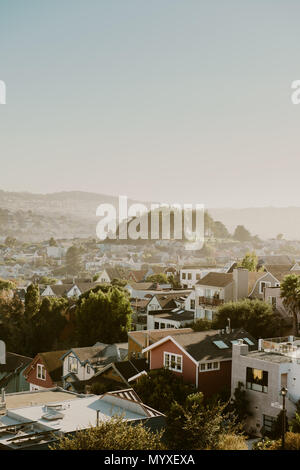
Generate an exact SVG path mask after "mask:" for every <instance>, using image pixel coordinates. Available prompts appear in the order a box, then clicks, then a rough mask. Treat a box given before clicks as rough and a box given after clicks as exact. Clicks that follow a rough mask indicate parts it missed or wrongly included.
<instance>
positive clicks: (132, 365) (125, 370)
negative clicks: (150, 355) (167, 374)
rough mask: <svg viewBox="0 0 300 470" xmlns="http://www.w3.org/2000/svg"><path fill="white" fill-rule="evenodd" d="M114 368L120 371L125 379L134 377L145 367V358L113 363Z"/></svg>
mask: <svg viewBox="0 0 300 470" xmlns="http://www.w3.org/2000/svg"><path fill="white" fill-rule="evenodd" d="M114 366H115V368H116V369H117V370H118V371H119V372H120V374H121V375H122V377H124V379H125V380H128V379H130V378H131V377H134V376H135V375H137V374H139V372H142V371H143V370H145V369H147V364H146V359H144V358H143V359H131V360H128V361H120V362H115V363H114Z"/></svg>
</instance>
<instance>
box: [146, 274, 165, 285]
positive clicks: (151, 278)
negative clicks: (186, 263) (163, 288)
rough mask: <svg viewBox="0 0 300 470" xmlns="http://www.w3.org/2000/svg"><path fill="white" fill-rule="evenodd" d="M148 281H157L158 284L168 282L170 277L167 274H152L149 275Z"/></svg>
mask: <svg viewBox="0 0 300 470" xmlns="http://www.w3.org/2000/svg"><path fill="white" fill-rule="evenodd" d="M146 282H157V283H158V284H168V278H167V276H166V274H163V273H160V274H152V275H151V276H148V277H147V279H146Z"/></svg>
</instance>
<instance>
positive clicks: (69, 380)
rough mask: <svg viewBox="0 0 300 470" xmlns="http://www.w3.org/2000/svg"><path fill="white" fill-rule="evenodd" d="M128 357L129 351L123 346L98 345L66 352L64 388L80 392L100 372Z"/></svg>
mask: <svg viewBox="0 0 300 470" xmlns="http://www.w3.org/2000/svg"><path fill="white" fill-rule="evenodd" d="M126 347H127V345H126ZM126 355H127V349H125V346H124V345H123V344H120V345H118V344H104V343H97V344H96V345H94V346H90V347H84V348H72V349H70V350H68V351H66V352H65V354H63V355H62V356H61V360H62V361H63V374H62V380H63V386H64V388H65V389H71V390H74V391H78V389H81V388H82V387H83V386H84V383H85V382H86V381H88V380H89V379H91V378H92V377H93V376H94V375H95V374H96V372H98V370H100V369H102V368H103V367H104V366H106V365H108V364H110V363H112V362H115V361H119V360H122V359H125V357H126ZM81 382H82V383H81Z"/></svg>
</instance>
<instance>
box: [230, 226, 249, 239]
mask: <svg viewBox="0 0 300 470" xmlns="http://www.w3.org/2000/svg"><path fill="white" fill-rule="evenodd" d="M233 238H234V239H235V240H238V241H240V242H248V241H250V240H251V239H252V236H251V234H250V232H249V231H248V230H247V229H246V228H245V227H244V226H243V225H238V226H237V227H236V229H235V231H234V234H233Z"/></svg>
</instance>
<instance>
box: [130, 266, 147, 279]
mask: <svg viewBox="0 0 300 470" xmlns="http://www.w3.org/2000/svg"><path fill="white" fill-rule="evenodd" d="M147 272H148V269H141V270H139V271H138V270H132V269H131V270H130V271H129V276H130V274H131V275H132V276H133V277H134V279H135V280H136V282H141V281H143V280H144V279H145V276H146V274H147Z"/></svg>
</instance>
